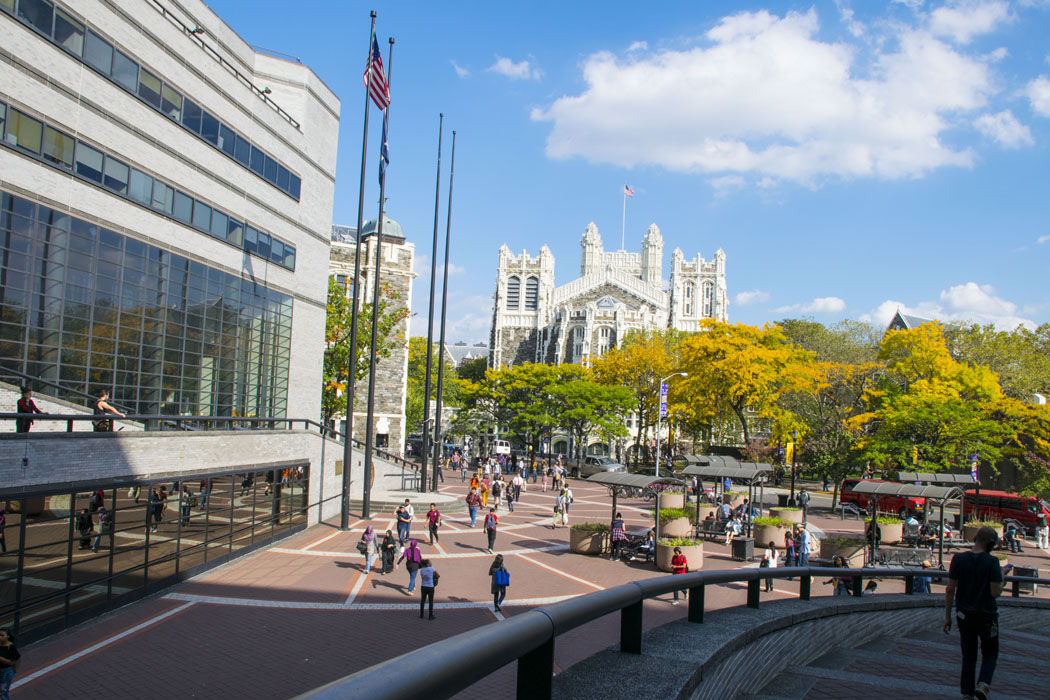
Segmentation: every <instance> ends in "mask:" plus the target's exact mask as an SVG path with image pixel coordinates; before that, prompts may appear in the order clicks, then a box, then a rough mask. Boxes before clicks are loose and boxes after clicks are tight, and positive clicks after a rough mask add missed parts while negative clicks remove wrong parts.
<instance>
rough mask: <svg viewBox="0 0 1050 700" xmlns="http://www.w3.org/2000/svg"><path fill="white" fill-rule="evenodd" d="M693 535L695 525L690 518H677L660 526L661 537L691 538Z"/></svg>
mask: <svg viewBox="0 0 1050 700" xmlns="http://www.w3.org/2000/svg"><path fill="white" fill-rule="evenodd" d="M692 534H693V524H692V523H691V522H689V518H675V519H674V520H668V521H667V522H665V523H661V524H660V536H661V537H690V536H692Z"/></svg>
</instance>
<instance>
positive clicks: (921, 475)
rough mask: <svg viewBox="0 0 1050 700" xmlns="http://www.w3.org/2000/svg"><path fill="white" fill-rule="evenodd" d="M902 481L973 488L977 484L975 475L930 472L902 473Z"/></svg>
mask: <svg viewBox="0 0 1050 700" xmlns="http://www.w3.org/2000/svg"><path fill="white" fill-rule="evenodd" d="M900 480H901V481H921V482H924V483H927V484H965V485H967V486H972V485H974V484H976V483H977V480H976V479H974V478H973V474H933V473H930V472H901V473H900Z"/></svg>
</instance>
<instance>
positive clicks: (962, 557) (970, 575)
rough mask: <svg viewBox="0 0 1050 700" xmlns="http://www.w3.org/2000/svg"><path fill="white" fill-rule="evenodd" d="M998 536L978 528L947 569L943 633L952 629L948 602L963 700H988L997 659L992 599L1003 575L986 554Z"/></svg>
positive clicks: (998, 591) (999, 590)
mask: <svg viewBox="0 0 1050 700" xmlns="http://www.w3.org/2000/svg"><path fill="white" fill-rule="evenodd" d="M998 541H999V535H998V534H997V533H996V531H995V530H994V529H992V528H990V527H982V528H981V529H980V530H978V531H977V536H976V537H975V538H974V543H973V549H971V550H970V551H968V552H962V553H961V554H956V555H955V556H954V557H952V563H951V566H950V567H949V568H948V587H947V588H946V589H945V591H944V633H945V634H948V633H949V632H951V629H952V601H953V600H954V601H955V614H956V619H957V620H958V622H959V637H960V641H961V642H962V678H961V680H960V683H959V687H960V689H961V690H962V694H963V697H964V698H977V699H978V700H988V697H989V693H990V692H991V684H992V674H993V673H995V664H996V662H997V661H998V659H999V613H998V612H997V611H996V607H995V599H996V598H998V597H999V595H1000V594H1001V593H1002V592H1003V572H1002V569H1000V567H999V560H998V559H996V558H995V557H993V556H992V555H991V554H990V552H991V551H992V550H993V549H994V548H995V545H996V543H997V542H998ZM978 639H980V641H981V672H980V675H979V676H978V679H977V683H976V684H974V672H975V670H976V668H977V640H978Z"/></svg>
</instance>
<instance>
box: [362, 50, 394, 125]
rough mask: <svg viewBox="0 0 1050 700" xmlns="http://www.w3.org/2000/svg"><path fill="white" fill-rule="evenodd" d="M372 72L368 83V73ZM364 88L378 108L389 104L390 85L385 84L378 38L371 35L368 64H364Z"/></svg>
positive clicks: (383, 107)
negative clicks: (370, 50) (370, 80)
mask: <svg viewBox="0 0 1050 700" xmlns="http://www.w3.org/2000/svg"><path fill="white" fill-rule="evenodd" d="M369 72H371V73H372V82H371V84H369V81H368V74H369ZM364 81H365V88H367V89H368V94H369V95H371V97H372V101H373V102H375V103H376V107H378V108H379V109H386V108H387V107H388V106H390V87H389V86H388V85H387V84H386V73H385V72H384V71H383V57H382V56H380V55H379V39H377V38H376V37H375V36H374V35H373V36H372V54H371V55H370V56H369V57H368V65H366V66H365V75H364Z"/></svg>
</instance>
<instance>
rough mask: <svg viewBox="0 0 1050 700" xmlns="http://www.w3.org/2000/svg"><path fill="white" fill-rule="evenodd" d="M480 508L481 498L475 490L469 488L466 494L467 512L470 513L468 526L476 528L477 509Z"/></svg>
mask: <svg viewBox="0 0 1050 700" xmlns="http://www.w3.org/2000/svg"><path fill="white" fill-rule="evenodd" d="M480 507H481V496H479V495H478V490H477V489H476V488H471V489H470V493H468V494H467V511H468V512H469V513H470V526H471V527H477V519H478V508H480Z"/></svg>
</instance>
